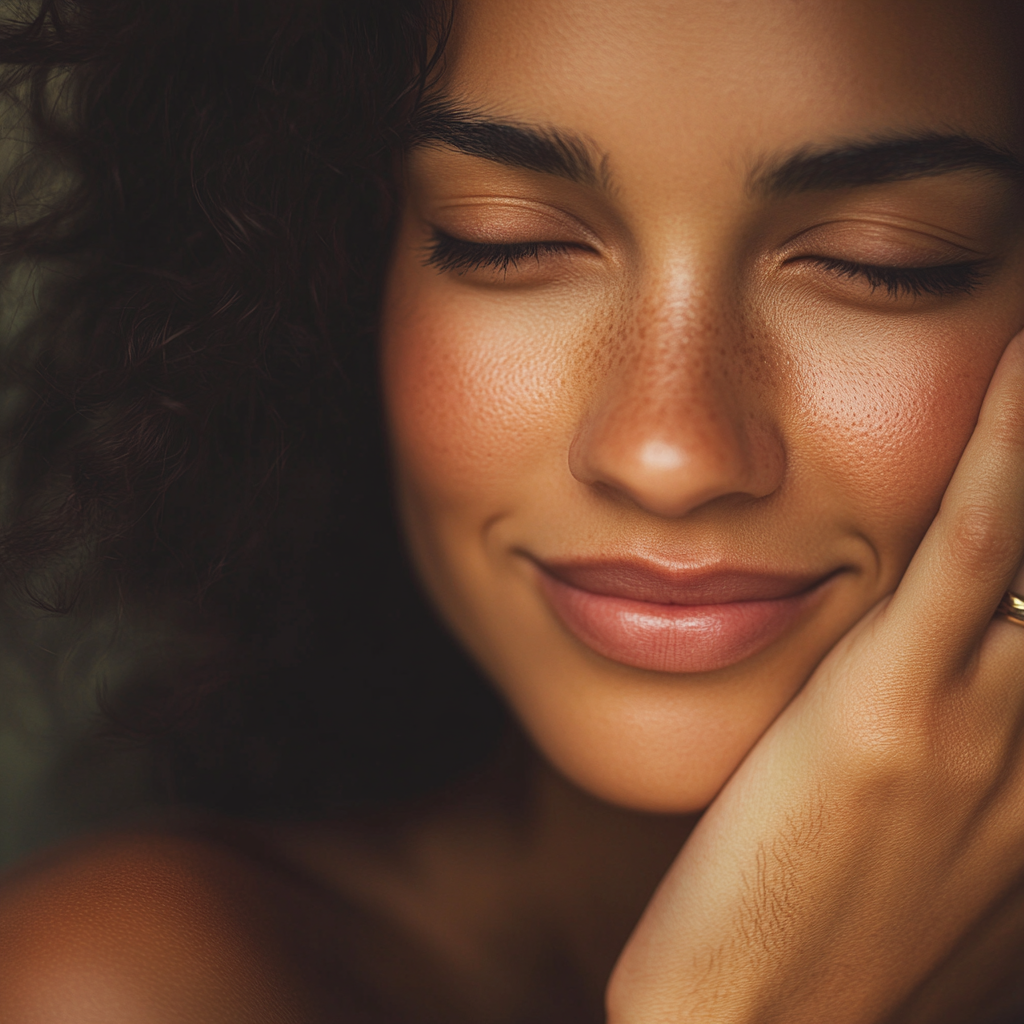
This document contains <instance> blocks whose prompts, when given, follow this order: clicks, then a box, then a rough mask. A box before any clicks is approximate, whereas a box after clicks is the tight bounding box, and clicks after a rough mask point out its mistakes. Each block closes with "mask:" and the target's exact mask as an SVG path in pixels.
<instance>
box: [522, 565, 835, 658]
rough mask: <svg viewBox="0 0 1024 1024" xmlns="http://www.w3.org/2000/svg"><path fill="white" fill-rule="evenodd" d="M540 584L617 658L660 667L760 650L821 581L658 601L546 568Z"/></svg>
mask: <svg viewBox="0 0 1024 1024" xmlns="http://www.w3.org/2000/svg"><path fill="white" fill-rule="evenodd" d="M539 577H540V583H541V588H542V590H543V592H544V595H545V596H546V597H547V599H548V602H549V603H550V604H551V606H552V608H554V610H555V613H556V614H557V615H558V617H559V618H560V619H561V620H562V622H563V624H564V625H565V626H566V628H567V629H568V630H569V632H570V633H572V634H573V635H574V636H575V637H576V638H577V639H578V640H580V641H582V642H583V643H584V644H586V645H587V646H588V647H589V648H591V649H592V650H594V651H597V653H598V654H603V655H604V656H605V657H606V658H610V659H611V660H612V661H617V662H620V663H621V664H623V665H632V666H633V667H635V668H643V669H650V670H653V671H655V672H713V671H715V669H720V668H727V667H728V666H729V665H735V664H736V663H737V662H740V661H743V660H744V658H749V657H751V656H752V655H754V654H758V653H759V652H761V651H763V650H764V649H765V648H767V647H769V646H770V645H771V644H772V643H774V642H775V641H776V640H778V639H779V637H781V636H782V635H783V634H784V633H785V632H786V631H787V630H788V629H790V628H791V627H792V626H793V624H794V623H795V622H796V620H797V619H798V618H799V617H800V615H801V614H802V613H803V612H804V610H805V609H806V608H807V606H808V604H809V602H810V601H811V600H813V596H814V594H816V593H817V592H818V590H820V587H814V588H812V589H811V590H807V591H804V592H802V593H800V594H796V595H794V596H792V597H781V598H775V599H773V600H767V601H730V602H727V603H723V604H704V605H682V604H655V603H654V602H650V601H634V600H632V599H631V598H625V597H613V596H611V595H608V594H594V593H591V592H590V591H588V590H580V589H579V588H578V587H572V586H569V584H567V583H563V582H562V581H561V580H557V579H555V578H554V577H553V576H550V575H548V574H547V573H546V572H543V571H541V572H540V573H539Z"/></svg>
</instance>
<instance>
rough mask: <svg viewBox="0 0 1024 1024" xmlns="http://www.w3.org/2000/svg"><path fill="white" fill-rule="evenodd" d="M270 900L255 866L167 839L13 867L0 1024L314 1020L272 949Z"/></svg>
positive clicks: (1, 935)
mask: <svg viewBox="0 0 1024 1024" xmlns="http://www.w3.org/2000/svg"><path fill="white" fill-rule="evenodd" d="M275 888H281V885H280V884H279V883H278V881H277V880H276V879H275V877H274V874H273V872H272V871H270V870H268V869H267V868H266V867H265V866H263V865H261V864H260V862H259V861H258V860H257V859H253V858H248V857H246V856H244V855H243V854H241V853H239V852H237V851H235V850H233V849H232V848H231V847H230V846H228V845H225V844H220V843H217V842H214V841H212V840H210V839H208V838H206V837H204V836H202V835H199V834H196V835H190V834H182V833H181V832H172V831H155V830H154V831H138V832H124V833H117V834H111V835H108V836H103V837H98V838H93V839H90V840H87V841H83V842H79V843H76V844H74V845H70V846H67V847H64V848H63V849H60V850H56V851H52V852H49V853H47V854H46V855H44V856H43V857H40V858H37V859H35V860H33V861H31V862H29V863H27V864H24V865H21V866H19V867H18V868H16V869H14V870H13V871H11V872H9V873H8V874H6V875H4V876H0V1024H72V1022H74V1024H94V1022H95V1024H100V1022H102V1024H120V1022H122V1021H123V1022H125V1024H128V1022H131V1024H150V1022H152V1024H165V1022H166V1024H170V1022H179V1021H181V1022H185V1021H189V1022H194V1021H199V1020H201V1021H204V1022H208V1024H219V1022H221V1021H224V1022H229V1021H230V1022H238V1021H246V1022H249V1021H251V1022H254V1024H255V1022H261V1024H262V1022H266V1024H307V1022H308V1021H312V1020H316V1019H317V1017H316V1016H315V1015H314V1014H312V1013H310V1012H309V1010H308V1008H307V1007H305V1006H304V1005H303V1003H304V995H303V986H302V983H301V978H300V976H299V973H298V972H297V971H296V970H295V969H294V966H293V964H292V963H291V962H290V959H291V958H290V957H289V954H288V950H287V949H286V948H283V947H282V946H281V944H280V942H279V940H278V938H277V931H278V930H277V929H276V928H275V922H274V920H273V918H274V916H275V912H274V907H275V895H276V894H275ZM277 902H278V903H279V902H280V901H277Z"/></svg>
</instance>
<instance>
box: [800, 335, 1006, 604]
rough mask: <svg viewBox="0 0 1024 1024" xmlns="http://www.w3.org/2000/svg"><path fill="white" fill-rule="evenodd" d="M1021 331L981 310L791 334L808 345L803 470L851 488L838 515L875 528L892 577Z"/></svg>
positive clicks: (874, 539)
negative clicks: (971, 315) (949, 316)
mask: <svg viewBox="0 0 1024 1024" xmlns="http://www.w3.org/2000/svg"><path fill="white" fill-rule="evenodd" d="M1014 330H1015V324H1014V322H1013V321H1012V320H1010V319H1007V320H1006V322H1005V323H1004V322H1003V318H1002V317H994V318H989V319H987V320H986V318H984V317H980V316H978V317H975V318H973V319H970V318H968V317H964V318H962V319H961V318H955V319H952V320H949V319H943V320H942V321H939V320H935V321H931V322H924V323H921V322H910V321H906V322H900V321H899V320H889V321H883V320H877V321H875V322H873V323H870V324H866V325H865V326H864V327H863V328H859V329H858V328H856V327H851V326H850V325H849V324H847V325H845V327H844V328H843V329H841V330H840V329H830V325H818V327H817V329H815V330H813V331H808V330H807V329H806V328H803V329H798V330H796V331H794V332H793V333H792V334H791V335H790V337H791V338H794V339H796V344H795V345H794V347H793V348H791V349H790V352H794V351H798V352H801V353H803V357H802V359H800V360H799V367H798V369H796V370H795V371H794V372H792V373H791V375H790V380H791V382H792V383H791V386H790V390H791V397H790V398H789V399H788V400H787V401H788V403H789V405H788V408H789V417H790V418H791V423H790V428H789V433H790V438H791V440H790V444H789V454H790V457H791V459H792V461H793V467H792V468H793V470H794V476H796V477H797V478H799V477H800V476H801V475H809V476H812V477H813V478H814V479H815V480H816V481H818V482H819V484H820V486H821V487H822V488H823V489H825V490H826V491H833V492H834V493H836V494H837V495H838V496H839V498H840V500H841V505H840V506H839V507H837V508H836V509H835V510H834V514H835V515H836V516H837V517H838V518H839V519H842V520H845V523H843V524H842V525H845V526H846V527H847V528H848V529H854V530H857V531H864V533H865V534H866V536H867V539H868V540H869V542H870V543H871V546H872V547H873V548H874V549H875V551H876V553H877V554H878V555H879V557H880V561H881V563H882V564H881V568H882V569H883V575H884V576H885V577H886V580H885V585H887V586H888V585H891V584H892V583H893V582H894V577H895V576H896V575H898V574H899V573H901V572H902V571H903V569H904V568H905V567H906V563H907V561H908V560H909V558H910V557H911V555H912V553H913V550H914V548H915V547H916V545H917V543H918V542H919V541H920V539H921V537H922V536H923V534H924V531H925V530H926V529H927V527H928V524H929V523H930V521H931V519H932V517H933V516H934V515H935V512H936V511H937V509H938V505H939V502H940V501H941V498H942V494H943V492H944V490H945V488H946V485H947V484H948V482H949V479H950V476H951V475H952V473H953V471H954V469H955V468H956V464H957V461H958V460H959V458H960V455H961V453H962V452H963V449H964V446H965V445H966V443H967V441H968V439H969V438H970V435H971V432H972V430H973V428H974V423H975V420H976V418H977V414H978V410H979V408H980V406H981V402H982V399H983V398H984V394H985V389H986V387H987V385H988V381H989V378H990V377H991V375H992V372H993V370H994V368H995V365H996V363H997V362H998V359H999V356H1000V354H1001V352H1002V350H1003V348H1004V347H1005V344H1006V342H1007V340H1008V339H1009V337H1010V336H1011V335H1012V334H1013V332H1014ZM965 338H970V339H971V344H969V345H965V343H964V339H965ZM831 339H837V341H836V342H833V341H832V340H831ZM807 497H808V499H809V500H813V492H812V493H809V494H808V495H807Z"/></svg>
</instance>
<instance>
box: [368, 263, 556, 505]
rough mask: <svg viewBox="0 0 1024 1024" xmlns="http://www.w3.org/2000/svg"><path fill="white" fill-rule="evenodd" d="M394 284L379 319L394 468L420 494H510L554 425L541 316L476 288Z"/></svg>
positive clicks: (456, 501) (468, 499) (552, 360)
mask: <svg viewBox="0 0 1024 1024" xmlns="http://www.w3.org/2000/svg"><path fill="white" fill-rule="evenodd" d="M396 285H397V286H398V287H403V286H402V283H401V280H399V281H397V282H396ZM410 286H411V287H410ZM399 294H401V295H402V301H401V303H400V304H395V305H394V307H393V308H392V309H391V311H390V312H389V314H388V315H387V316H386V317H385V320H384V324H383V329H382V345H383V367H382V369H383V384H384V392H385V402H386V406H387V410H388V418H389V422H390V428H391V434H392V443H393V446H394V451H395V456H396V460H397V465H398V471H399V473H400V474H401V475H402V477H403V479H404V480H405V481H406V482H407V483H413V484H414V485H415V487H416V490H417V492H418V494H419V495H420V497H421V498H426V499H427V500H428V501H430V502H439V503H443V504H445V505H460V506H461V505H465V504H468V505H470V506H476V505H479V504H481V502H482V503H484V504H487V503H492V502H494V501H503V500H505V499H506V498H507V497H514V496H515V484H516V482H517V480H520V479H522V477H523V475H524V474H529V473H530V472H532V470H533V469H534V468H535V467H536V466H537V464H538V463H541V462H542V461H543V460H544V458H545V456H546V454H548V453H550V451H551V447H552V444H557V443H558V441H559V438H560V437H561V435H562V434H563V433H564V425H563V424H562V417H561V415H560V412H559V408H560V401H559V380H560V379H561V376H562V367H561V366H560V361H559V358H558V354H557V346H554V345H552V344H551V334H552V329H551V326H550V324H544V323H538V322H536V321H535V320H533V319H531V318H529V317H527V316H519V317H517V316H516V315H515V310H514V309H513V310H511V311H510V310H508V309H506V308H503V307H502V306H501V305H500V302H499V300H496V299H495V298H494V297H491V296H488V295H487V293H486V292H480V293H475V292H472V291H470V290H469V289H459V288H457V287H455V286H452V287H447V288H446V287H444V286H436V287H433V288H424V287H416V282H415V281H409V282H407V283H406V284H405V285H404V290H403V292H400V293H399Z"/></svg>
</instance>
